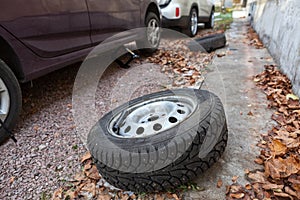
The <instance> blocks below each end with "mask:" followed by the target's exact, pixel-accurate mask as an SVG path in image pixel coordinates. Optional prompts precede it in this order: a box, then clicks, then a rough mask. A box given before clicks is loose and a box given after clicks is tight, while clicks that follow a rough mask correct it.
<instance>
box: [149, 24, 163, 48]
mask: <svg viewBox="0 0 300 200" xmlns="http://www.w3.org/2000/svg"><path fill="white" fill-rule="evenodd" d="M147 39H148V42H149V44H150V46H151V47H157V46H158V44H159V40H160V27H159V24H158V22H157V20H156V19H151V20H150V21H149V22H148V26H147Z"/></svg>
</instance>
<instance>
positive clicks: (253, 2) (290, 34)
mask: <svg viewBox="0 0 300 200" xmlns="http://www.w3.org/2000/svg"><path fill="white" fill-rule="evenodd" d="M248 8H249V12H250V13H252V16H251V17H252V23H253V27H254V29H255V30H256V31H257V33H258V34H259V36H260V38H261V39H262V41H263V42H264V44H265V46H266V47H267V48H268V49H269V52H270V53H271V55H272V56H273V57H274V58H275V60H276V62H277V63H278V64H279V66H280V68H281V69H282V71H283V72H284V73H285V74H287V75H288V77H289V78H290V80H291V81H292V83H293V89H294V92H295V93H296V94H297V95H298V96H300V0H250V1H249V0H248Z"/></svg>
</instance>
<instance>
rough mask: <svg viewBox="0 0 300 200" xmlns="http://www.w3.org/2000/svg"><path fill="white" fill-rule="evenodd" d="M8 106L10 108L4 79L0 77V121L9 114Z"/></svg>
mask: <svg viewBox="0 0 300 200" xmlns="http://www.w3.org/2000/svg"><path fill="white" fill-rule="evenodd" d="M9 108H10V96H9V92H8V89H7V87H6V85H5V83H4V81H3V80H2V78H0V119H1V120H2V121H5V120H6V118H7V116H8V114H9ZM0 126H1V125H0Z"/></svg>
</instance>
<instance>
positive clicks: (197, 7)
mask: <svg viewBox="0 0 300 200" xmlns="http://www.w3.org/2000/svg"><path fill="white" fill-rule="evenodd" d="M193 8H195V9H196V10H197V13H198V15H199V5H198V4H197V3H193V4H192V6H191V9H190V12H189V13H191V11H192V9H193Z"/></svg>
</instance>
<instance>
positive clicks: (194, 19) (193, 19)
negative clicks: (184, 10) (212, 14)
mask: <svg viewBox="0 0 300 200" xmlns="http://www.w3.org/2000/svg"><path fill="white" fill-rule="evenodd" d="M197 29H198V17H197V12H195V11H193V13H192V16H191V32H192V34H193V35H196V33H197Z"/></svg>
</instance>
